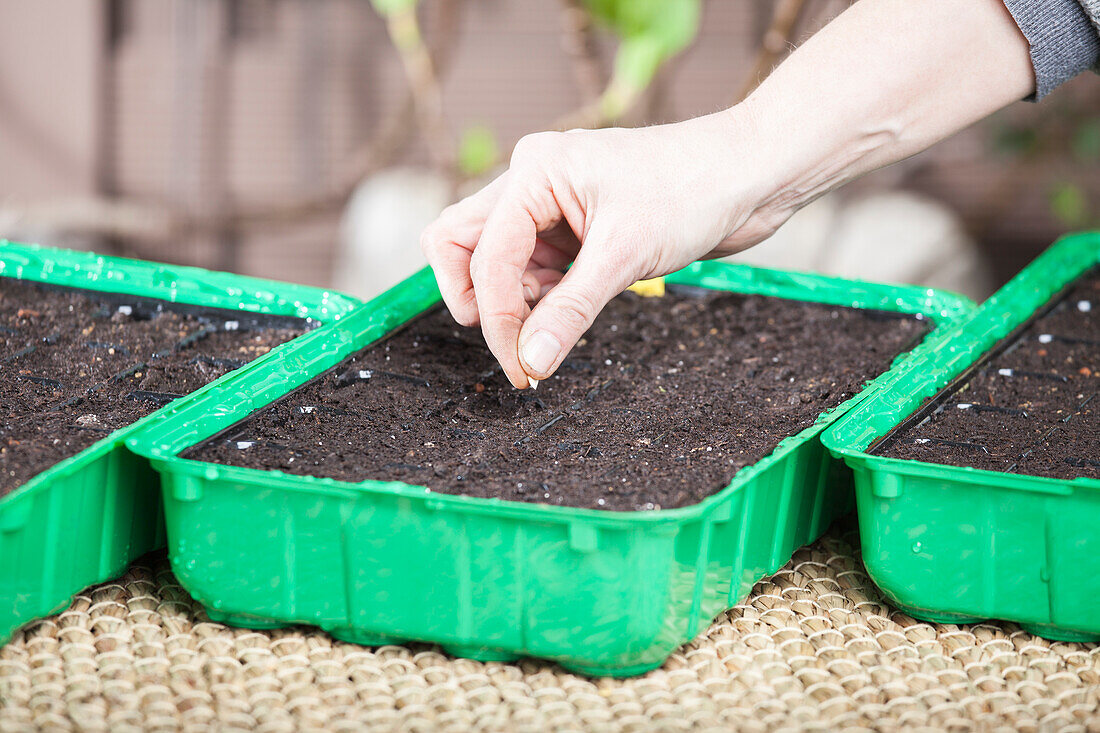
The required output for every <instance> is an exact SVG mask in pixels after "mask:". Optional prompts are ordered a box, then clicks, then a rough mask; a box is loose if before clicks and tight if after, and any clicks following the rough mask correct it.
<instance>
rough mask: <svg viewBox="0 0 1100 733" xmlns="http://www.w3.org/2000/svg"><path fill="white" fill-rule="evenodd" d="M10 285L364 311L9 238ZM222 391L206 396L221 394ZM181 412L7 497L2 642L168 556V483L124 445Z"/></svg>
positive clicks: (284, 311) (283, 288)
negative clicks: (139, 562)
mask: <svg viewBox="0 0 1100 733" xmlns="http://www.w3.org/2000/svg"><path fill="white" fill-rule="evenodd" d="M0 276H4V277H11V278H17V279H22V280H33V281H37V282H42V283H48V284H51V285H58V286H67V287H74V288H83V289H85V290H97V291H102V292H108V293H117V294H123V295H127V296H133V297H136V298H153V299H159V300H166V301H172V302H176V303H182V304H187V305H195V306H201V307H209V308H228V309H232V310H239V311H247V312H251V313H263V314H272V315H285V316H295V317H300V318H307V319H314V320H319V321H334V320H336V319H338V318H339V317H340V316H341V315H343V314H345V313H348V312H350V311H351V310H352V309H353V308H354V307H355V306H357V305H358V304H359V303H358V301H355V300H353V299H351V298H349V297H347V296H343V295H338V294H335V293H329V292H325V291H322V290H317V289H315V288H308V287H303V286H300V285H289V284H284V283H275V282H271V281H266V280H257V279H254V278H248V277H240V276H237V275H229V274H226V273H217V272H208V271H206V270H199V269H196V268H192V267H174V266H168V265H158V264H153V263H149V262H139V261H136V260H125V259H120V258H115V257H101V256H98V255H95V254H91V253H88V252H73V251H69V250H60V249H46V248H39V247H35V246H30V245H23V244H15V243H13V242H8V241H4V240H0ZM280 350H281V348H280V349H275V350H273V351H272V352H271V353H270V354H269V355H268V356H275V355H277V352H278V351H280ZM268 356H264V357H261V358H260V359H258V360H256V361H254V362H252V363H251V364H249V365H248V366H246V367H242V369H241V370H240V371H245V370H247V369H249V368H253V367H255V366H257V365H259V363H260V362H262V361H263V360H264V359H266V358H268ZM217 384H218V383H217V382H215V383H213V384H212V385H209V386H207V387H205V388H204V389H203V390H200V391H207V392H209V391H211V390H217V389H218V387H217V386H216V385H217ZM173 409H174V408H173V406H172V405H168V406H166V407H164V408H162V409H160V410H158V411H157V412H155V413H153V414H152V415H150V416H148V417H146V418H145V419H144V420H142V421H139V422H137V423H134V424H133V425H130V426H128V427H125V428H122V429H120V430H117V431H115V432H114V433H112V434H111V435H109V436H107V437H106V438H104V439H103V440H100V441H99V442H97V443H95V444H94V445H92V446H89V447H88V448H87V449H85V450H83V451H81V452H80V453H78V454H77V455H75V456H71V457H69V458H67V459H65V460H63V461H61V462H59V463H57V464H56V465H54V466H53V467H51V468H49V469H47V470H45V471H43V472H42V473H40V474H38V475H36V476H35V477H33V478H32V479H30V480H29V481H27V482H26V483H24V484H23V485H21V486H20V487H18V488H17V489H15V491H13V492H12V493H10V494H8V495H7V496H5V497H4V498H3V499H0V643H3V642H4V641H6V640H7V639H8V638H10V637H11V634H12V632H13V631H14V630H15V629H16V628H18V627H19V626H21V625H23V624H25V623H27V622H28V621H31V620H33V619H36V618H40V617H42V616H46V615H49V614H51V613H54V612H56V611H58V610H60V609H62V608H64V607H65V606H66V605H67V604H68V602H69V599H70V598H71V597H72V596H73V594H74V593H77V592H79V591H80V590H81V589H83V588H85V587H87V586H88V585H91V584H93V583H97V582H101V581H103V580H107V579H109V578H113V577H116V576H117V575H118V574H119V573H121V572H122V571H123V570H124V569H125V568H126V566H127V565H129V563H130V562H131V561H132V560H133V559H134V558H136V557H138V556H139V555H141V554H143V553H145V552H148V551H149V550H151V549H155V548H156V547H160V546H163V544H164V529H163V520H162V518H161V501H160V492H159V491H158V490H157V487H158V485H159V477H158V476H157V474H156V473H155V472H154V471H153V470H152V469H151V468H150V467H149V464H148V462H147V461H146V460H145V459H142V458H138V457H137V456H135V455H133V454H131V453H130V452H128V451H127V450H126V449H125V448H124V446H123V442H124V441H125V439H126V438H127V437H128V436H129V435H131V434H133V432H134V431H135V430H138V429H139V428H140V426H141V425H142V424H143V423H148V422H150V421H155V420H158V419H160V418H161V417H163V416H164V415H166V414H170V413H171V412H172V410H173Z"/></svg>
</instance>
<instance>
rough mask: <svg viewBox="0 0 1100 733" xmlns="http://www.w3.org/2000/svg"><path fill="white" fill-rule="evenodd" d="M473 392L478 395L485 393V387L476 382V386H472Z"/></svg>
mask: <svg viewBox="0 0 1100 733" xmlns="http://www.w3.org/2000/svg"><path fill="white" fill-rule="evenodd" d="M474 391H475V392H477V393H478V394H481V393H482V392H484V391H485V385H484V384H482V383H481V382H478V383H477V384H475V385H474Z"/></svg>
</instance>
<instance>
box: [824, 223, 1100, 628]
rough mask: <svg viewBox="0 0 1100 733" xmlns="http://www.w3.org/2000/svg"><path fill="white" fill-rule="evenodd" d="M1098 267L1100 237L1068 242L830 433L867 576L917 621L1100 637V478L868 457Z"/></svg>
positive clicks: (1041, 259) (895, 376)
mask: <svg viewBox="0 0 1100 733" xmlns="http://www.w3.org/2000/svg"><path fill="white" fill-rule="evenodd" d="M1098 263H1100V233H1085V234H1077V235H1073V236H1069V237H1066V238H1064V239H1062V240H1060V241H1058V242H1057V243H1055V244H1054V245H1052V246H1051V247H1050V248H1049V249H1048V250H1047V251H1046V252H1044V253H1043V254H1042V255H1041V256H1039V257H1038V258H1037V259H1036V260H1035V261H1034V262H1032V263H1031V264H1030V265H1029V266H1028V267H1027V268H1025V269H1024V270H1023V271H1021V272H1020V273H1019V274H1018V275H1017V276H1016V277H1015V278H1013V279H1012V280H1011V281H1010V282H1009V283H1008V284H1006V285H1005V286H1004V287H1003V288H1001V289H1000V290H999V291H998V292H997V293H995V294H994V295H993V296H992V297H991V298H990V299H989V300H988V301H986V302H985V303H984V304H983V305H982V306H981V308H979V309H978V310H976V311H974V312H973V313H972V314H971V315H970V316H969V317H967V318H964V319H963V320H961V321H960V322H959V323H958V324H956V325H955V326H953V327H952V328H951V330H950V333H948V334H946V338H944V339H943V340H941V341H940V343H939V344H938V345H937V347H936V348H935V349H934V350H930V351H928V352H926V353H925V355H924V356H923V357H922V358H919V359H914V360H913V361H911V362H909V364H908V366H907V367H905V368H903V369H900V370H897V371H896V372H894V373H893V374H892V375H891V380H890V383H889V384H885V385H884V386H883V388H882V389H880V390H879V391H878V392H877V393H876V394H875V395H874V396H872V397H871V398H869V399H868V400H867V401H865V402H863V403H861V404H860V405H859V406H858V407H857V408H855V409H854V410H852V411H850V412H849V413H848V414H847V415H846V416H845V417H844V418H843V419H841V420H840V421H838V422H837V423H836V424H835V425H834V426H833V427H831V428H829V429H828V430H827V431H826V432H825V434H824V436H823V441H824V443H825V445H826V446H827V447H828V448H829V450H830V451H831V452H832V453H833V454H834V455H835V456H837V457H838V458H843V459H844V461H845V462H846V463H847V464H848V465H849V466H850V467H851V468H852V469H853V470H854V472H855V486H856V500H857V505H858V512H859V530H860V535H861V539H862V545H863V561H864V563H865V564H866V566H867V572H868V573H869V574H870V576H871V578H872V579H873V580H874V581H875V583H876V584H878V586H879V587H880V588H881V589H882V591H883V592H884V593H885V594H886V596H887V597H888V598H889V599H890V600H891V602H892V603H894V604H895V605H896V606H898V607H899V608H901V609H903V610H904V611H906V612H907V613H909V614H911V615H912V616H914V617H915V618H919V619H923V620H927V621H933V622H942V623H964V622H973V621H980V620H986V619H1004V620H1010V621H1015V622H1017V623H1019V624H1020V625H1021V626H1023V627H1024V628H1025V629H1027V630H1028V631H1030V632H1032V633H1034V634H1037V635H1039V636H1042V637H1046V638H1048V639H1057V640H1067V641H1080V640H1100V602H1098V601H1097V599H1098V598H1100V532H1098V531H1097V528H1098V527H1100V481H1097V480H1095V479H1088V478H1079V479H1074V480H1071V481H1067V480H1056V479H1050V478H1043V477H1036V476H1025V475H1019V474H1010V473H999V472H996V471H986V470H978V469H973V468H959V467H955V466H946V465H938V464H933V463H926V462H922V461H914V460H901V459H897V458H886V457H883V456H878V455H869V454H868V452H867V451H868V449H870V448H871V446H872V444H874V443H875V442H876V441H877V440H878V439H879V438H881V437H882V436H884V435H886V434H887V433H888V432H890V431H891V430H893V429H894V427H896V426H897V425H898V424H900V423H901V422H902V421H903V420H905V419H906V418H907V417H909V416H910V415H911V414H913V413H914V412H916V411H917V410H918V409H919V408H920V407H921V406H922V405H923V404H924V403H925V402H926V401H927V400H929V399H931V398H933V397H934V396H935V395H936V394H938V393H939V392H940V391H941V390H942V389H944V388H945V387H946V386H947V385H948V384H949V383H951V382H952V381H953V380H954V379H955V378H956V377H957V376H959V375H960V374H962V373H963V372H964V371H966V370H967V368H968V367H970V366H971V365H973V364H975V363H976V362H978V361H980V360H981V359H982V358H983V357H984V356H985V355H986V353H988V352H989V351H990V350H991V349H993V348H994V347H995V346H996V345H997V343H998V342H999V341H1001V340H1002V339H1004V338H1005V337H1006V336H1009V335H1010V334H1012V333H1013V331H1015V330H1016V329H1017V328H1019V327H1020V326H1021V325H1022V324H1024V323H1025V322H1026V321H1028V320H1029V319H1030V318H1031V316H1032V314H1034V313H1036V312H1037V311H1041V310H1042V309H1043V308H1044V306H1046V305H1047V304H1048V303H1050V302H1051V301H1052V300H1053V299H1054V298H1056V297H1058V296H1059V295H1060V293H1061V291H1062V290H1063V289H1064V288H1065V287H1066V286H1067V285H1068V284H1070V283H1072V282H1073V281H1075V280H1076V279H1077V278H1078V277H1080V276H1081V275H1082V274H1083V273H1085V272H1086V271H1088V270H1089V269H1091V268H1092V267H1094V266H1096V265H1097V264H1098Z"/></svg>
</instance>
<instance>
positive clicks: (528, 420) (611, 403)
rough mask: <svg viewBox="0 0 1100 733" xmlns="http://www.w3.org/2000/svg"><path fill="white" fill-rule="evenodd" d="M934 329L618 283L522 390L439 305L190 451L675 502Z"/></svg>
mask: <svg viewBox="0 0 1100 733" xmlns="http://www.w3.org/2000/svg"><path fill="white" fill-rule="evenodd" d="M928 329H929V325H928V323H927V322H926V321H925V322H922V321H921V320H919V319H917V318H914V317H908V316H899V315H896V314H885V313H878V312H869V311H860V310H854V309H849V308H840V307H832V306H826V305H819V304H812V303H801V302H794V301H787V300H782V299H776V298H765V297H757V296H742V295H735V294H728V293H717V292H713V291H698V292H693V293H691V294H681V295H671V294H670V295H668V296H666V297H663V298H640V297H638V296H636V295H634V294H633V293H626V294H624V295H622V296H620V297H618V298H616V299H615V300H614V301H612V303H611V304H610V305H609V306H608V307H607V308H606V309H605V310H604V312H603V313H602V314H601V315H600V316H599V318H598V319H597V320H596V322H595V323H594V324H593V326H592V328H591V329H590V330H589V332H588V333H587V334H586V335H585V337H584V338H583V339H582V340H581V341H580V342H579V343H578V345H577V347H576V349H574V350H573V352H572V353H571V354H570V355H569V357H568V358H567V359H566V360H565V362H564V363H563V364H562V366H561V368H560V369H559V370H558V372H557V374H555V375H554V376H553V377H551V378H550V379H548V380H545V381H543V382H542V383H541V384H540V385H539V387H538V390H537V391H531V390H524V391H517V390H515V389H513V388H512V387H511V385H510V384H509V383H508V381H507V380H506V379H505V377H504V376H503V374H502V373H501V371H500V369H499V367H498V366H497V365H496V362H495V361H494V359H493V357H492V355H491V354H490V353H489V351H488V349H487V348H486V347H485V344H484V341H483V340H482V339H481V334H480V331H478V330H476V329H473V330H471V329H462V328H460V327H458V326H456V325H455V323H454V321H453V320H452V319H451V318H450V316H449V315H448V314H447V313H446V312H444V311H441V310H437V311H434V312H432V313H430V314H428V315H426V316H425V317H423V318H420V319H418V320H416V321H414V322H413V323H411V324H409V326H408V327H406V328H405V329H404V330H402V331H400V332H398V333H397V334H395V335H393V336H392V337H391V338H389V339H388V340H386V341H383V342H380V343H378V344H376V345H374V346H371V347H369V348H367V349H365V350H364V351H361V352H359V353H358V354H356V355H354V356H353V357H351V358H349V359H347V360H346V361H344V362H343V363H342V364H340V365H339V366H338V367H337V368H335V369H334V370H330V371H329V372H327V373H326V374H324V375H322V376H321V377H318V378H317V379H315V380H313V381H311V382H309V383H307V384H306V385H304V386H303V387H302V388H301V389H299V390H298V391H296V392H294V393H292V394H290V395H289V396H288V397H287V398H284V399H283V400H281V401H279V402H277V403H276V404H275V405H273V406H272V407H271V408H269V409H267V410H265V411H262V412H260V413H258V414H256V415H255V416H253V417H252V418H250V419H248V420H246V421H245V422H243V423H241V424H238V425H237V426H235V427H233V428H231V429H229V430H228V431H226V432H225V433H223V434H222V435H220V436H216V437H215V438H213V439H211V440H210V441H208V442H207V443H206V444H203V445H200V446H198V447H196V448H194V449H192V450H191V451H190V452H189V453H188V454H187V457H190V458H196V459H200V460H205V461H212V462H215V463H223V464H231V465H236V466H247V467H253V468H265V469H278V470H281V471H285V472H288V473H294V474H303V475H311V476H323V477H331V478H336V479H342V480H346V481H361V480H364V479H377V480H386V481H391V480H393V481H403V482H406V483H409V484H415V485H421V486H426V487H429V488H430V489H431V490H433V491H438V492H443V493H448V494H464V495H467V496H478V497H500V498H503V499H509V500H515V501H526V502H541V503H547V504H561V505H567V506H573V507H589V508H595V509H615V510H638V509H656V508H661V507H664V508H672V507H681V506H685V505H689V504H693V503H696V502H698V501H700V500H702V499H704V498H705V497H707V496H709V495H711V494H713V493H715V492H717V491H719V490H720V489H722V488H723V487H724V486H726V485H727V484H729V482H730V479H731V478H732V477H733V475H734V474H735V473H737V471H738V470H740V469H741V468H743V467H744V466H747V465H749V464H752V463H754V462H756V461H758V460H759V459H760V458H762V457H764V456H765V455H767V454H768V453H770V452H771V451H772V450H773V449H774V448H775V446H776V444H777V443H779V441H780V440H782V439H783V438H785V437H788V436H790V435H794V434H795V433H797V432H799V431H800V430H802V429H803V428H806V427H808V426H809V425H811V424H813V422H814V420H815V419H816V418H817V416H818V415H820V414H821V413H822V412H823V411H825V410H827V409H829V408H832V407H835V406H837V405H839V404H840V403H841V402H843V401H844V400H846V399H847V398H849V397H851V396H852V395H853V394H854V393H855V392H857V391H858V390H859V389H860V387H861V386H862V385H863V384H864V383H865V382H866V381H867V380H869V379H871V378H873V377H874V376H876V375H878V374H879V373H881V372H882V371H883V370H885V369H886V368H887V367H889V365H890V363H891V361H892V360H893V359H894V357H895V356H896V355H897V354H898V353H900V352H902V351H904V350H906V349H908V348H911V347H912V346H913V345H915V343H916V342H918V341H919V340H920V339H921V338H922V337H923V335H924V334H925V333H926V332H927V331H928Z"/></svg>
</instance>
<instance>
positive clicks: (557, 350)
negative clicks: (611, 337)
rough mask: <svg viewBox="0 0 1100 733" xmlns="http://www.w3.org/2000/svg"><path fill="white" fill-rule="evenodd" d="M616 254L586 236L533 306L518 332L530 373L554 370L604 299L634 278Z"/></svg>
mask: <svg viewBox="0 0 1100 733" xmlns="http://www.w3.org/2000/svg"><path fill="white" fill-rule="evenodd" d="M589 253H590V254H589ZM619 260H621V258H618V257H613V256H610V252H608V251H605V250H604V248H602V247H599V246H597V243H596V242H594V241H592V240H591V239H590V240H589V242H587V243H586V244H585V246H584V247H583V248H582V249H581V253H580V255H578V257H577V261H576V263H575V264H574V265H573V267H572V268H571V269H570V270H569V271H568V272H567V273H565V275H564V276H563V277H562V279H561V282H559V283H558V284H557V285H556V286H554V287H553V288H552V289H551V290H550V291H549V292H548V293H547V294H546V295H545V296H544V297H543V299H542V300H541V301H540V302H539V304H538V305H537V306H535V308H534V310H533V311H531V315H529V316H528V317H527V319H526V321H525V322H524V323H523V327H522V329H521V333H520V338H519V345H520V363H521V364H522V365H523V369H524V372H525V373H526V374H527V375H528V376H529V377H531V378H534V379H546V378H547V377H549V376H550V375H551V374H553V373H554V371H555V370H556V369H557V368H558V366H559V365H560V364H561V362H562V359H564V358H565V355H566V354H568V353H569V350H570V349H572V348H573V346H574V345H576V343H577V340H578V339H579V338H580V337H581V336H582V335H583V334H584V332H585V331H587V330H588V327H589V326H591V325H592V321H593V320H595V318H596V316H597V315H599V312H600V311H601V310H603V307H604V306H605V305H607V302H608V301H609V300H611V299H612V298H614V297H615V296H616V295H618V294H619V293H621V292H622V291H623V290H624V289H625V288H626V287H627V286H628V285H630V283H631V282H633V281H634V279H635V278H634V277H633V275H632V274H630V273H631V270H630V268H628V267H624V266H623V265H622V263H621V262H620V261H619Z"/></svg>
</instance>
